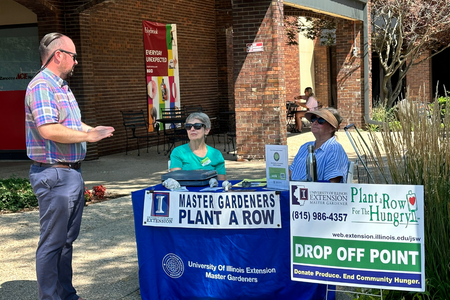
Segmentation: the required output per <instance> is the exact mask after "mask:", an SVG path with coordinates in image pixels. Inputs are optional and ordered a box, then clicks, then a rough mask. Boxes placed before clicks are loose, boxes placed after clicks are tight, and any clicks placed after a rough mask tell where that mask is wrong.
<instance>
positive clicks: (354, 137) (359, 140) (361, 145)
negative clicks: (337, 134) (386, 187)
mask: <svg viewBox="0 0 450 300" xmlns="http://www.w3.org/2000/svg"><path fill="white" fill-rule="evenodd" d="M351 129H354V130H351ZM344 130H345V133H346V134H347V137H348V139H349V140H350V143H351V144H352V147H353V149H354V150H355V153H356V156H357V157H358V159H357V161H356V163H355V167H356V174H357V176H358V183H376V184H387V183H388V180H387V178H386V177H385V175H384V172H382V167H381V165H382V163H380V162H379V161H378V159H377V158H376V156H375V155H374V154H373V151H372V148H371V147H370V146H369V145H368V144H367V143H366V141H365V140H364V137H363V136H362V135H361V132H360V131H359V130H358V128H356V126H355V124H349V125H347V126H345V127H344Z"/></svg>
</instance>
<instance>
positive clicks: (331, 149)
mask: <svg viewBox="0 0 450 300" xmlns="http://www.w3.org/2000/svg"><path fill="white" fill-rule="evenodd" d="M314 143H315V142H308V143H305V144H303V145H302V146H301V147H300V149H299V150H298V153H297V155H296V156H295V158H294V161H293V162H292V165H291V166H290V167H289V170H291V179H292V180H306V157H307V155H308V145H311V144H312V145H314ZM314 154H315V155H316V162H317V180H319V181H330V179H332V178H335V177H339V176H342V180H341V182H346V180H347V172H348V157H347V154H346V153H345V151H344V148H343V147H342V145H341V144H339V143H338V142H337V141H336V137H334V136H333V137H332V138H330V139H328V140H327V141H326V142H325V143H323V145H322V146H320V148H318V149H316V150H315V151H314Z"/></svg>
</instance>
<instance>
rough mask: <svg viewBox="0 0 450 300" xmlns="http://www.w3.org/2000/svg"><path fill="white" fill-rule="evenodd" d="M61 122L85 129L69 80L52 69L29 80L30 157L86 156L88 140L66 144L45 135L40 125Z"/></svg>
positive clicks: (64, 158) (40, 159)
mask: <svg viewBox="0 0 450 300" xmlns="http://www.w3.org/2000/svg"><path fill="white" fill-rule="evenodd" d="M54 123H59V124H61V125H63V126H65V127H68V128H70V129H74V130H79V131H81V130H82V126H81V113H80V109H79V107H78V104H77V101H76V100H75V96H74V95H73V93H72V91H71V90H70V88H69V86H68V85H67V81H65V80H63V79H61V78H60V77H59V76H56V75H55V74H53V73H52V72H51V71H49V70H48V69H45V70H43V71H42V72H40V73H39V74H37V75H36V77H34V78H33V80H31V82H30V83H29V84H28V87H27V91H26V95H25V130H26V143H27V154H28V157H29V158H30V159H32V160H34V161H37V162H42V163H51V164H53V163H57V162H77V161H80V160H83V159H84V157H85V156H86V143H85V142H83V143H73V144H62V143H57V142H54V141H51V140H47V139H44V138H43V137H42V136H41V135H40V134H39V131H38V127H39V126H41V125H44V124H54Z"/></svg>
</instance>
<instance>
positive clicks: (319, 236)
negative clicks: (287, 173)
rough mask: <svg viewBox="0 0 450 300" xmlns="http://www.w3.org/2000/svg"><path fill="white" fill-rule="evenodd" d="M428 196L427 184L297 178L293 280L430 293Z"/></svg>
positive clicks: (292, 194)
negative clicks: (427, 288)
mask: <svg viewBox="0 0 450 300" xmlns="http://www.w3.org/2000/svg"><path fill="white" fill-rule="evenodd" d="M423 195H424V194H423V186H412V185H379V184H339V183H337V184H333V183H307V182H291V183H290V205H291V226H290V227H291V258H292V261H291V279H292V280H296V281H306V282H315V283H323V284H337V285H347V286H357V287H367V288H378V289H394V290H405V291H418V292H423V291H425V251H424V248H425V246H424V216H423V206H424V196H423Z"/></svg>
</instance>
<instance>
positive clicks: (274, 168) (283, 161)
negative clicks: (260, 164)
mask: <svg viewBox="0 0 450 300" xmlns="http://www.w3.org/2000/svg"><path fill="white" fill-rule="evenodd" d="M288 166H289V165H288V146H287V145H266V179H267V188H268V189H274V190H288V189H289V169H288Z"/></svg>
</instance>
